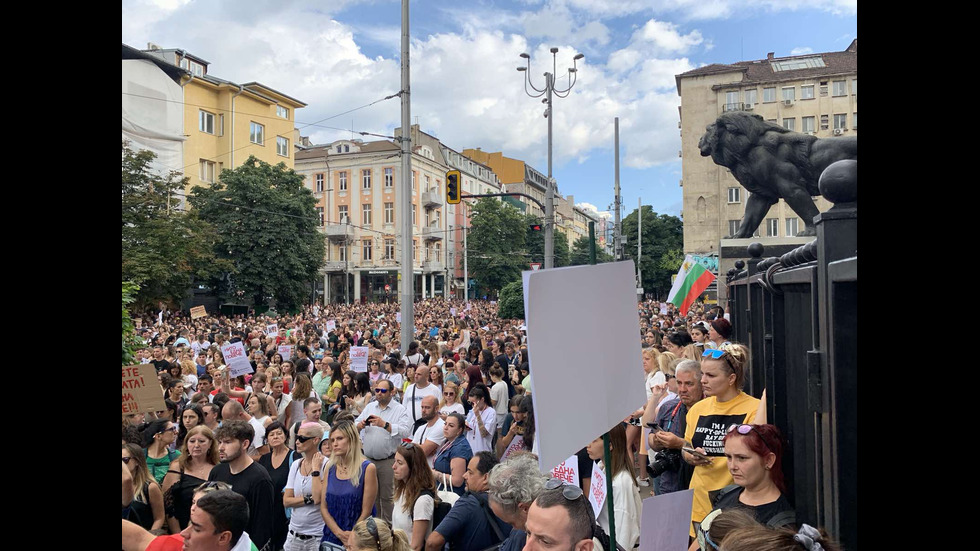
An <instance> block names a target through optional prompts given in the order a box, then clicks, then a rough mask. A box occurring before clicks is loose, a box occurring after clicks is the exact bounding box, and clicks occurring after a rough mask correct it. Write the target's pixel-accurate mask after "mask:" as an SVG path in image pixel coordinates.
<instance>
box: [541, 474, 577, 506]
mask: <svg viewBox="0 0 980 551" xmlns="http://www.w3.org/2000/svg"><path fill="white" fill-rule="evenodd" d="M556 488H561V495H563V496H565V499H567V500H569V501H575V500H576V499H578V498H580V497H582V493H583V492H582V488H581V487H579V486H573V485H572V484H569V483H567V482H565V481H564V480H562V479H560V478H552V479H549V480H548V481H547V482H545V483H544V489H545V490H554V489H556Z"/></svg>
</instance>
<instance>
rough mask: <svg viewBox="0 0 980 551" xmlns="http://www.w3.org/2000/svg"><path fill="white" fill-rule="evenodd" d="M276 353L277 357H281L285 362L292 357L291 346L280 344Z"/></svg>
mask: <svg viewBox="0 0 980 551" xmlns="http://www.w3.org/2000/svg"><path fill="white" fill-rule="evenodd" d="M277 352H279V355H280V356H282V359H283V361H286V360H288V359H289V358H292V357H293V345H291V344H280V345H279V349H278V350H277Z"/></svg>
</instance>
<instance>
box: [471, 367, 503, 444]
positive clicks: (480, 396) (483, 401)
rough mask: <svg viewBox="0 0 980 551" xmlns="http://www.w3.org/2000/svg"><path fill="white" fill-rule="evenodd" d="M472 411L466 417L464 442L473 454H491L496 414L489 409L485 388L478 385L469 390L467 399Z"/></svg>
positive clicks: (488, 398) (495, 428)
mask: <svg viewBox="0 0 980 551" xmlns="http://www.w3.org/2000/svg"><path fill="white" fill-rule="evenodd" d="M468 400H469V402H470V404H472V405H473V409H471V410H470V413H469V415H467V416H466V427H467V428H468V429H469V430H468V431H466V440H467V441H468V442H469V443H470V449H472V450H473V453H474V454H476V453H477V452H482V451H488V452H490V453H493V435H494V433H495V432H496V430H497V412H496V411H494V409H493V408H492V407H490V397H489V396H487V386H486V385H484V384H482V383H480V384H478V385H474V386H473V388H472V389H471V390H470V395H469V398H468Z"/></svg>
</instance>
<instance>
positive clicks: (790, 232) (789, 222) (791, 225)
mask: <svg viewBox="0 0 980 551" xmlns="http://www.w3.org/2000/svg"><path fill="white" fill-rule="evenodd" d="M799 224H800V219H799V218H787V219H786V235H787V236H789V237H796V234H797V233H799V231H800V230H799V227H800V226H799Z"/></svg>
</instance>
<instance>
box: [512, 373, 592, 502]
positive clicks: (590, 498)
mask: <svg viewBox="0 0 980 551" xmlns="http://www.w3.org/2000/svg"><path fill="white" fill-rule="evenodd" d="M532 388H533V386H532ZM531 395H532V396H534V393H531ZM605 501H606V472H605V471H603V470H602V468H601V467H599V462H598V461H596V462H595V463H593V464H592V480H591V481H590V482H589V504H590V505H592V512H593V513H595V518H599V511H601V510H602V504H603V503H605Z"/></svg>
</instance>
